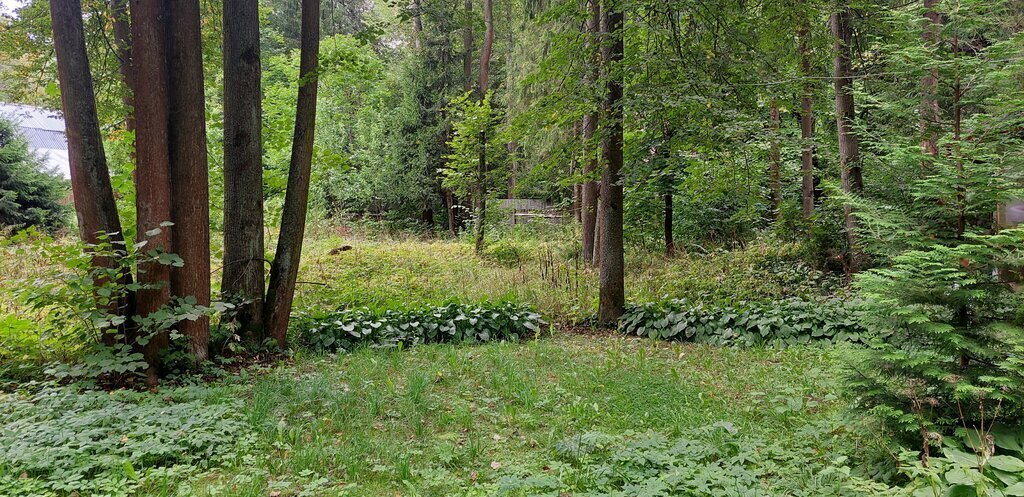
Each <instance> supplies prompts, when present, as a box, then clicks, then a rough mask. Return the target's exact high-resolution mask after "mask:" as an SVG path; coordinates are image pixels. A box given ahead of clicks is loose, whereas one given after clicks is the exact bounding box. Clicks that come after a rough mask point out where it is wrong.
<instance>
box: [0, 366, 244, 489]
mask: <svg viewBox="0 0 1024 497" xmlns="http://www.w3.org/2000/svg"><path fill="white" fill-rule="evenodd" d="M212 392H213V391H211V390H209V389H206V388H201V387H187V388H176V389H165V390H162V391H160V393H159V394H156V395H155V394H152V393H148V392H134V391H128V390H119V391H113V392H102V391H88V390H78V389H76V388H74V387H51V386H47V387H43V388H39V389H37V390H36V391H34V392H28V391H22V392H17V393H0V495H25V496H29V495H31V496H51V495H52V496H57V495H111V496H121V495H131V494H134V492H135V489H137V488H139V487H140V486H141V485H144V484H146V482H147V481H152V480H153V479H160V478H169V479H170V480H171V481H176V480H180V479H182V478H184V477H185V476H187V475H188V474H189V473H192V472H196V471H201V470H206V469H209V468H213V467H218V466H220V465H223V464H226V463H229V462H230V461H232V460H233V459H234V458H235V457H237V456H238V455H239V453H240V452H243V451H244V450H243V447H245V445H246V444H249V443H251V442H252V440H253V438H252V436H251V435H250V430H249V425H248V424H247V423H246V421H245V419H244V414H243V413H242V412H241V407H242V403H241V401H239V400H237V399H235V398H233V396H230V395H216V394H213V393H212ZM225 393H227V392H225ZM245 450H248V449H245Z"/></svg>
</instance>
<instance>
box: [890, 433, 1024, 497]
mask: <svg viewBox="0 0 1024 497" xmlns="http://www.w3.org/2000/svg"><path fill="white" fill-rule="evenodd" d="M958 431H959V433H960V435H961V436H960V437H945V438H943V439H942V456H940V457H930V458H928V459H927V460H926V461H922V459H921V458H920V457H919V454H917V453H914V452H906V453H904V454H903V455H902V461H901V462H900V468H901V471H902V472H903V473H904V474H905V475H906V476H908V477H909V478H911V482H910V483H909V484H908V485H907V489H908V490H911V491H913V492H914V494H913V495H914V496H924V497H933V496H934V497H940V496H946V495H969V496H992V497H995V496H1011V495H1014V496H1021V495H1024V431H1022V430H1021V428H1019V427H1018V428H1014V429H1010V428H1007V427H996V428H995V429H991V430H986V431H983V432H978V431H975V430H969V431H965V430H963V429H960V430H958Z"/></svg>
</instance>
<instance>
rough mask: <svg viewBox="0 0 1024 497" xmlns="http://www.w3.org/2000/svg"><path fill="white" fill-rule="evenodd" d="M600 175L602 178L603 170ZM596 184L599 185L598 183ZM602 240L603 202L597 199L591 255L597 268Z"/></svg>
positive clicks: (602, 247)
mask: <svg viewBox="0 0 1024 497" xmlns="http://www.w3.org/2000/svg"><path fill="white" fill-rule="evenodd" d="M601 175H602V176H604V171H603V170H602V171H601ZM598 184H599V185H600V182H599V183H598ZM602 239H604V202H603V201H601V199H600V198H598V199H597V222H596V223H595V224H594V253H593V255H591V259H592V261H593V264H594V265H595V266H598V267H600V265H601V253H602V251H603V250H604V244H603V243H602V242H601V240H602Z"/></svg>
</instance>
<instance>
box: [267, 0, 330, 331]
mask: <svg viewBox="0 0 1024 497" xmlns="http://www.w3.org/2000/svg"><path fill="white" fill-rule="evenodd" d="M319 50H320V0H302V48H301V50H300V55H299V98H298V104H297V106H296V111H295V136H294V138H293V141H292V156H291V163H290V165H289V168H288V190H287V192H286V193H285V199H284V208H283V209H282V212H281V234H280V236H279V237H278V239H277V252H276V254H275V255H274V263H273V264H272V265H271V267H270V284H269V285H268V287H267V303H266V307H265V308H264V319H263V322H264V325H265V326H266V329H267V331H268V333H269V335H270V336H271V337H273V338H274V340H276V341H277V344H278V346H280V347H281V348H284V347H285V345H286V342H287V334H288V317H289V315H290V314H291V311H292V299H293V298H294V297H295V280H296V279H297V278H298V274H299V258H300V256H301V254H302V237H303V235H304V234H305V231H306V208H307V206H308V204H309V175H310V168H311V166H312V161H313V131H314V126H315V124H316V89H317V88H316V87H317V54H318V52H319Z"/></svg>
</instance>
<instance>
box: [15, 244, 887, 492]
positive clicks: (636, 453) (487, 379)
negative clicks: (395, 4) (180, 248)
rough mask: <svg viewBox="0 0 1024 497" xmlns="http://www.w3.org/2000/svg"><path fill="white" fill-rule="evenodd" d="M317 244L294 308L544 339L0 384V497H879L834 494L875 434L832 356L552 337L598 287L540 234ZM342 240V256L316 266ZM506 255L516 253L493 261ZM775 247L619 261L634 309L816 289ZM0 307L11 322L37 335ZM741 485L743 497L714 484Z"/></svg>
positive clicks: (868, 469)
mask: <svg viewBox="0 0 1024 497" xmlns="http://www.w3.org/2000/svg"><path fill="white" fill-rule="evenodd" d="M314 235H315V236H313V237H312V238H311V239H310V240H309V244H308V245H309V246H308V247H307V249H308V251H307V253H305V254H304V257H303V260H304V264H303V268H302V272H301V274H300V278H299V279H300V280H302V281H306V282H315V283H320V284H303V285H301V286H300V291H299V293H298V295H297V298H296V308H297V310H300V311H301V310H311V311H315V310H329V309H334V308H337V307H340V306H356V307H358V306H369V307H373V308H377V309H384V308H396V307H415V306H421V305H431V304H438V303H443V302H448V301H461V302H479V301H480V300H483V299H491V300H494V299H502V298H511V299H514V300H518V301H520V302H529V303H532V304H534V305H536V307H537V308H538V310H540V311H541V312H542V313H544V314H545V317H546V318H547V319H548V320H550V321H551V322H553V323H555V324H556V328H557V330H558V331H555V333H554V335H550V336H545V337H543V338H541V339H539V340H534V341H527V342H519V343H488V344H482V345H468V344H462V345H425V346H416V347H413V348H409V349H406V350H381V349H363V350H359V351H357V352H355V353H351V354H341V355H336V356H317V355H312V354H310V353H309V352H306V351H303V350H301V349H300V350H299V351H297V352H296V353H295V355H294V356H293V357H292V358H291V359H290V360H289V361H287V362H280V363H276V364H274V365H272V366H266V367H263V368H255V369H248V370H241V371H238V372H233V373H226V372H225V373H224V377H222V378H220V379H217V380H215V381H212V382H200V381H197V379H196V378H185V379H184V380H181V379H179V380H177V381H179V382H184V384H178V385H175V384H174V381H169V382H168V383H167V384H166V385H165V387H164V388H163V389H162V390H161V391H159V392H157V393H145V392H130V391H120V392H112V393H110V394H109V395H108V394H107V393H104V392H95V391H92V392H89V391H78V390H75V389H74V388H73V387H54V386H42V385H39V384H29V385H21V386H15V385H13V384H11V385H9V388H8V390H9V391H10V393H0V454H4V453H6V455H5V456H0V495H6V494H11V495H25V496H36V495H38V496H46V497H50V496H64V495H73V492H75V491H78V492H79V493H78V495H83V496H84V495H143V496H161V495H178V496H193V495H196V496H253V497H256V496H261V497H265V496H267V495H271V496H321V495H322V496H335V495H352V496H387V497H394V496H396V495H401V496H447V495H552V496H562V495H566V494H568V495H606V494H608V491H609V489H615V491H618V492H620V495H640V494H643V493H644V491H643V490H641V489H639V487H637V486H635V485H634V486H633V487H630V486H629V485H628V484H626V483H622V482H618V481H617V480H616V479H622V480H630V481H631V482H634V483H635V481H647V480H650V481H649V482H648V483H651V485H652V487H651V488H653V484H654V483H658V484H660V483H659V482H655V481H654V480H653V479H652V478H655V477H660V476H659V475H661V476H666V475H667V477H671V478H680V477H681V476H680V474H681V472H685V471H690V470H693V474H692V475H690V476H687V477H686V478H688V479H686V482H687V483H686V484H687V485H691V484H692V485H696V486H695V487H694V488H703V487H700V485H705V483H704V482H703V481H702V480H701V479H712V477H713V476H714V477H715V478H718V480H717V481H718V482H719V484H718V485H719V486H718V487H715V485H716V484H714V483H713V482H712V483H707V485H710V486H709V487H708V488H712V487H714V488H718V490H716V491H711V490H708V491H697V490H693V491H692V492H691V494H693V495H741V494H742V495H794V496H797V495H799V496H803V495H807V496H816V495H877V494H878V493H877V492H861V493H856V492H854V493H849V492H847V490H849V489H846V487H845V485H846V484H847V483H848V481H849V478H848V477H847V476H844V475H845V474H846V472H852V473H853V474H855V475H867V474H873V473H874V471H875V470H874V469H873V468H878V467H879V466H880V465H879V464H877V463H878V461H879V460H880V458H881V460H884V458H885V455H884V452H883V451H882V450H881V443H880V442H881V440H883V437H881V436H880V435H879V434H877V433H876V431H875V430H873V429H871V428H868V427H866V426H864V425H863V424H862V423H854V422H851V416H849V411H848V410H847V407H848V405H849V404H850V399H849V398H848V395H847V394H846V392H844V390H843V388H842V380H841V375H842V373H841V370H842V366H843V362H844V359H845V358H846V357H848V355H849V352H850V351H849V349H846V348H841V347H809V348H804V347H796V348H789V349H782V350H777V349H763V348H718V347H713V346H706V345H695V344H679V343H665V342H658V341H651V340H641V339H637V338H624V337H621V336H616V335H607V334H605V335H574V334H569V333H567V332H566V331H564V330H565V329H567V328H562V327H561V326H562V325H563V324H565V323H573V322H575V321H576V320H577V319H579V318H586V317H587V316H591V315H592V314H593V311H594V309H593V307H594V305H595V304H596V277H597V275H596V272H595V271H594V270H592V269H586V268H583V267H579V265H578V263H577V262H576V261H575V259H574V258H573V257H572V255H571V254H569V253H568V252H567V251H566V250H564V247H562V245H561V244H560V242H559V241H558V240H557V239H553V241H545V242H538V241H536V240H534V241H530V240H526V241H518V242H514V243H516V244H518V245H516V246H515V247H514V248H512V249H508V248H507V247H506V249H505V251H504V252H501V253H490V254H488V256H487V257H485V258H483V259H481V258H478V257H476V256H475V255H473V253H472V249H471V248H470V247H469V246H468V245H466V244H464V243H459V242H458V241H441V240H434V241H431V240H417V239H408V240H373V239H368V238H362V237H358V236H346V237H345V238H341V237H338V236H337V235H334V234H332V233H314ZM342 245H351V246H352V249H350V250H346V251H341V252H340V253H337V254H334V255H332V254H330V251H331V249H333V248H335V247H338V246H342ZM509 250H511V251H512V252H516V253H518V254H519V255H520V256H521V258H520V259H518V260H514V261H512V262H510V261H509V260H508V257H507V256H508V252H509ZM787 250H789V249H785V250H781V251H779V250H774V249H772V250H768V249H766V248H764V247H762V248H757V247H753V248H751V249H748V250H747V251H745V252H743V251H739V252H734V253H722V254H718V255H712V256H706V257H696V256H693V257H691V256H685V255H684V256H681V257H679V258H676V259H665V258H664V257H661V256H660V255H656V254H632V255H631V256H630V258H629V259H628V260H629V266H628V276H627V288H628V289H629V297H630V299H631V300H633V301H642V300H648V299H657V298H660V297H662V296H669V297H688V298H696V299H701V298H708V299H724V300H729V299H744V298H750V297H751V296H761V297H763V298H767V299H771V298H779V297H783V296H787V295H793V294H804V293H808V292H810V293H813V292H827V291H829V289H828V285H831V284H832V282H831V281H825V280H822V279H821V278H820V274H818V273H814V272H809V271H805V270H804V269H802V268H801V267H799V266H793V264H792V263H790V262H787V261H788V259H789V258H790V257H791V255H792V254H790V253H788V252H787ZM502 254H504V255H502ZM26 266H30V264H26ZM794 267H795V269H794ZM0 304H3V305H0V308H3V309H0V310H3V311H4V312H7V313H9V315H10V316H14V317H15V318H17V319H20V320H21V321H19V322H24V323H30V322H31V321H30V320H35V319H38V318H39V316H32V315H28V314H23V311H22V309H20V308H18V307H16V306H15V303H14V301H13V300H0ZM7 338H10V337H7ZM32 339H33V338H32V337H28V338H27V339H26V340H29V341H30V342H31V340H32ZM39 340H40V341H39V343H40V344H42V343H43V342H42V341H41V340H42V339H41V338H40V339H39ZM33 343H34V342H33ZM40 346H41V345H40ZM24 350H26V349H25V348H24V347H21V346H18V347H14V348H12V349H11V350H10V351H8V352H9V353H10V354H14V353H24ZM9 357H14V356H13V355H9ZM52 359H53V357H51V356H49V355H47V354H40V355H39V358H38V359H37V360H36V362H38V363H45V362H46V361H49V360H52ZM687 440H690V441H692V443H688V442H686V441H687ZM638 447H641V448H638ZM680 447H687V449H686V450H689V451H691V452H680V450H682V449H679V448H680ZM55 448H59V450H54V449H55ZM641 449H642V450H641ZM707 450H711V451H712V452H713V454H712V455H710V456H709V455H708V454H707V453H705V452H706V451H707ZM692 451H696V452H692ZM701 451H705V452H701ZM666 458H668V459H666ZM672 458H676V459H672ZM690 463H693V464H697V465H699V467H691V466H688V464H690ZM881 466H885V464H884V463H883V464H882V465H881ZM888 466H889V467H891V466H892V464H891V461H890V462H889V463H888ZM655 467H659V468H662V469H664V468H666V467H671V468H672V470H673V473H671V474H669V473H666V472H664V471H661V470H655V469H653V468H655ZM638 468H639V469H638ZM638 471H639V473H637V472H638ZM659 471H660V472H659ZM638 475H639V476H638ZM715 475H717V476H715ZM837 475H839V476H837ZM744 478H745V479H746V481H748V483H749V482H753V489H754V490H750V487H749V486H748V488H747V490H745V491H744V492H738V491H737V490H736V489H728V488H727V489H725V490H722V488H720V487H721V485H720V483H721V482H723V481H725V482H730V481H737V482H738V481H741V480H743V479H744ZM698 480H701V481H698ZM83 481H84V482H88V483H87V484H83V483H82V482H83ZM709 481H710V480H709ZM53 482H62V483H65V484H66V488H65V489H64V490H61V489H55V488H54V485H52V483H53ZM602 482H603V483H602ZM854 483H856V481H855V482H854ZM840 487H843V489H844V490H843V492H846V493H841V492H840V493H829V492H833V491H834V490H835V489H836V488H840ZM677 488H678V487H677ZM688 488H689V487H688ZM55 490H56V491H55ZM648 490H651V489H648ZM588 492H589V493H588ZM716 492H717V493H716ZM648 493H650V494H651V495H658V493H656V492H654V491H651V492H648ZM687 495H689V494H687Z"/></svg>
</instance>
